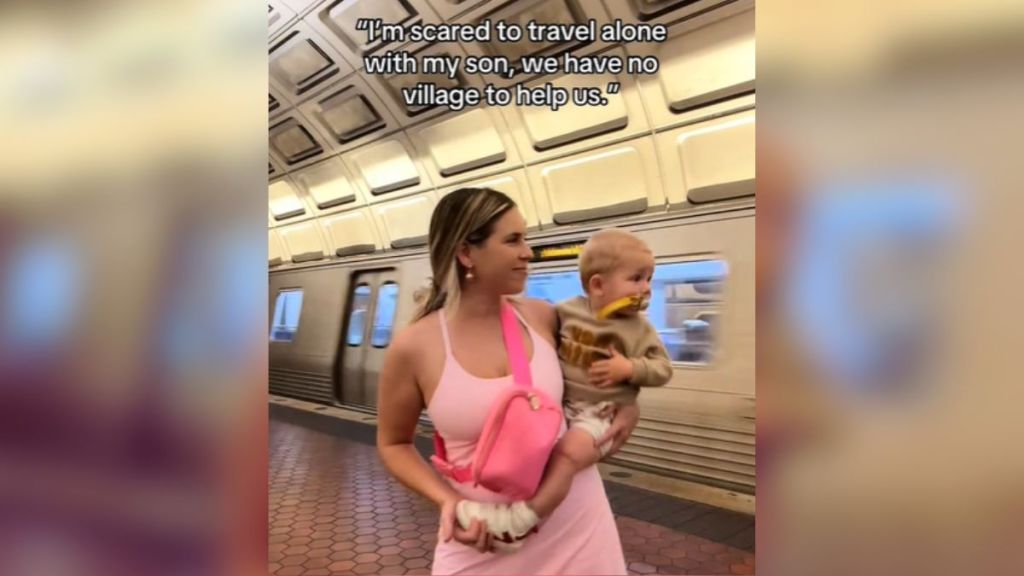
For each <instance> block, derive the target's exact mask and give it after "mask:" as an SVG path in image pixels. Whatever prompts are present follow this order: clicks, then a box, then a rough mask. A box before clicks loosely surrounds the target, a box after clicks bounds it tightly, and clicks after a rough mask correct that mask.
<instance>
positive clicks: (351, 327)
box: [345, 284, 370, 346]
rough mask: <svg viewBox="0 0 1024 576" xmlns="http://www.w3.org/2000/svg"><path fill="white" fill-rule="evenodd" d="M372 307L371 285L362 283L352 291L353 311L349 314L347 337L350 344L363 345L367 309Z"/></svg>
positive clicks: (346, 339)
mask: <svg viewBox="0 0 1024 576" xmlns="http://www.w3.org/2000/svg"><path fill="white" fill-rule="evenodd" d="M369 307H370V286H369V285H368V284H360V285H358V286H356V289H355V290H354V291H353V292H352V311H351V312H349V316H348V336H347V337H346V338H345V341H346V343H348V345H349V346H362V345H363V333H364V332H365V331H366V330H365V328H366V310H367V309H368V308H369Z"/></svg>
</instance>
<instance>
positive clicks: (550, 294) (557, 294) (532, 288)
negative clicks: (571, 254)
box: [526, 270, 583, 304]
mask: <svg viewBox="0 0 1024 576" xmlns="http://www.w3.org/2000/svg"><path fill="white" fill-rule="evenodd" d="M581 294H583V286H582V285H581V284H580V274H579V272H577V271H575V270H574V271H572V272H541V273H538V274H530V277H529V278H527V279H526V296H527V297H529V298H537V299H538V300H547V301H548V302H550V303H552V304H555V303H557V302H561V301H562V300H566V299H569V298H572V297H573V296H579V295H581Z"/></svg>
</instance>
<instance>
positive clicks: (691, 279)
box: [525, 260, 728, 364]
mask: <svg viewBox="0 0 1024 576" xmlns="http://www.w3.org/2000/svg"><path fill="white" fill-rule="evenodd" d="M727 275H728V266H727V265H726V263H725V261H724V260H696V261H692V262H678V263H671V264H658V266H657V267H656V268H655V271H654V279H653V281H652V283H651V304H650V306H649V307H648V309H647V318H648V320H650V322H651V324H653V325H654V327H655V329H656V330H657V331H658V334H659V335H660V336H661V339H662V341H663V342H664V343H665V348H666V349H667V350H668V353H669V356H670V357H671V358H672V361H673V362H683V363H688V364H707V363H709V362H711V360H712V359H713V357H714V354H715V350H716V346H715V339H716V337H717V334H718V332H719V327H718V324H719V319H718V318H719V314H720V309H721V303H722V293H723V290H722V287H723V284H724V282H725V279H726V276H727ZM525 293H526V296H528V297H530V298H537V299H540V300H547V301H548V302H550V303H552V304H555V303H557V302H560V301H562V300H566V299H568V298H572V297H573V296H577V295H580V294H582V293H583V289H582V286H581V284H580V275H579V272H578V271H576V270H573V271H570V272H544V273H539V274H532V275H530V277H529V278H528V279H527V281H526V292H525Z"/></svg>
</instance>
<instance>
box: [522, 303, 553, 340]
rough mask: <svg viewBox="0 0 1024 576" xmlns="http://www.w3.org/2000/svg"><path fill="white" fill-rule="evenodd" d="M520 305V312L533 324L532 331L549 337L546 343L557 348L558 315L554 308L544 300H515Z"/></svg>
mask: <svg viewBox="0 0 1024 576" xmlns="http://www.w3.org/2000/svg"><path fill="white" fill-rule="evenodd" d="M515 301H516V302H518V303H519V304H520V312H523V313H524V314H525V315H526V317H527V319H528V320H530V322H531V324H533V328H534V330H536V331H537V332H539V333H540V334H541V335H543V336H550V338H549V340H548V342H549V343H550V344H553V345H554V346H555V349H556V350H557V347H558V313H557V312H556V311H555V307H554V306H552V305H551V304H550V303H549V302H547V301H545V300H537V299H535V298H516V300H515Z"/></svg>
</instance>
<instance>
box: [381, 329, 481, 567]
mask: <svg viewBox="0 0 1024 576" xmlns="http://www.w3.org/2000/svg"><path fill="white" fill-rule="evenodd" d="M409 334H410V330H405V331H403V332H402V333H401V334H399V335H398V337H396V338H395V339H394V340H393V341H392V342H391V345H390V346H389V347H388V351H387V353H386V354H385V355H384V365H383V366H382V367H381V372H380V378H379V380H378V383H379V386H378V396H377V452H378V453H379V454H380V459H381V461H382V462H383V463H384V467H385V468H387V469H388V471H389V472H391V474H392V475H393V476H394V477H395V478H397V479H398V481H399V482H401V483H402V484H404V485H405V486H406V487H408V488H409V489H411V490H413V491H414V492H416V493H418V494H420V495H421V496H423V497H425V498H427V499H429V500H430V501H432V502H434V503H435V504H437V506H438V508H440V509H441V528H440V533H439V535H438V537H439V538H441V539H443V540H445V541H447V540H450V539H451V538H452V537H454V538H455V539H456V540H458V541H459V542H462V543H464V544H469V545H471V546H476V548H477V549H479V550H487V549H489V548H490V538H489V533H488V532H487V531H486V527H485V526H481V525H480V524H479V523H476V522H475V521H474V525H473V526H470V529H469V530H462V529H461V528H458V526H457V525H456V523H455V515H454V511H455V504H456V503H457V502H458V501H459V500H460V499H461V498H460V497H459V494H458V493H457V492H455V490H453V489H452V488H451V486H449V485H448V484H446V483H445V482H444V481H443V480H441V478H440V477H438V475H437V474H436V473H434V470H433V468H431V467H430V465H429V464H427V462H426V461H425V460H423V458H422V457H421V456H420V454H419V452H417V451H416V448H415V447H414V446H413V438H414V437H415V435H416V423H417V422H418V421H419V417H420V412H421V411H422V410H423V407H424V405H425V402H424V401H423V394H422V393H421V391H420V388H419V386H418V385H417V383H416V375H415V372H416V368H415V367H416V365H417V363H416V355H415V352H414V351H415V348H414V347H413V346H412V345H411V338H410V336H409Z"/></svg>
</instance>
